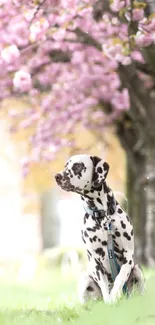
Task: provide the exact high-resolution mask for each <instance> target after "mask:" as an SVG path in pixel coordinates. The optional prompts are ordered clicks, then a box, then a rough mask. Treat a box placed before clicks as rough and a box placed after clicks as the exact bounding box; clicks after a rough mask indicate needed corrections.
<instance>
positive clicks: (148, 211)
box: [127, 146, 155, 266]
mask: <svg viewBox="0 0 155 325" xmlns="http://www.w3.org/2000/svg"><path fill="white" fill-rule="evenodd" d="M145 152H146V154H145V155H144V154H141V153H140V152H139V153H134V152H132V161H131V159H130V153H128V155H127V156H128V157H127V158H128V159H127V161H128V162H127V196H128V200H129V215H130V216H131V218H132V220H133V225H134V232H135V253H136V254H135V255H136V259H137V260H138V262H140V263H143V264H145V265H149V266H155V249H154V247H155V148H154V147H153V146H150V147H149V148H147V150H146V151H145ZM133 162H134V165H133Z"/></svg>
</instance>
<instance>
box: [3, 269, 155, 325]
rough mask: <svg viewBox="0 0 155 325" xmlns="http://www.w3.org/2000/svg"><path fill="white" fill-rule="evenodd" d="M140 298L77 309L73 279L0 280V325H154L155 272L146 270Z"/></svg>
mask: <svg viewBox="0 0 155 325" xmlns="http://www.w3.org/2000/svg"><path fill="white" fill-rule="evenodd" d="M145 273H146V275H147V278H148V279H147V290H146V293H145V295H144V296H142V297H140V296H138V295H136V294H135V295H134V296H133V297H132V298H130V299H124V298H122V300H121V301H120V302H119V303H118V304H116V305H115V306H108V305H105V304H104V303H103V302H102V301H100V302H90V303H89V304H87V305H86V306H84V307H83V306H80V304H79V303H78V301H77V295H76V286H77V279H76V276H75V275H73V274H71V273H69V272H68V274H66V275H62V274H61V272H60V271H59V270H52V269H46V270H42V271H41V272H40V273H38V275H37V276H36V278H35V279H34V280H33V282H32V283H29V284H27V285H26V284H22V283H19V282H18V281H17V280H16V281H15V280H13V278H10V279H9V278H6V279H5V278H3V279H1V280H0V325H34V324H36V325H43V324H52V325H55V324H64V325H66V324H72V325H85V324H86V325H87V324H88V325H114V324H115V325H117V324H118V325H154V324H155V303H154V298H155V275H154V274H155V272H154V271H153V270H149V271H147V272H145Z"/></svg>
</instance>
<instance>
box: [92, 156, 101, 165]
mask: <svg viewBox="0 0 155 325" xmlns="http://www.w3.org/2000/svg"><path fill="white" fill-rule="evenodd" d="M90 159H91V160H92V162H93V165H94V167H96V165H97V164H98V163H99V162H100V161H101V158H99V157H97V156H90Z"/></svg>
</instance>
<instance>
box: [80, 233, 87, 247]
mask: <svg viewBox="0 0 155 325" xmlns="http://www.w3.org/2000/svg"><path fill="white" fill-rule="evenodd" d="M81 236H82V240H83V242H84V244H86V241H85V239H84V236H83V231H81Z"/></svg>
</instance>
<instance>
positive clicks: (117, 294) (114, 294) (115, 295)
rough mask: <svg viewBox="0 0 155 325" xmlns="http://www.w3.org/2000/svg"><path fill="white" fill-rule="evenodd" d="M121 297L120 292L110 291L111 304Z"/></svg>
mask: <svg viewBox="0 0 155 325" xmlns="http://www.w3.org/2000/svg"><path fill="white" fill-rule="evenodd" d="M120 297H121V292H120V290H117V291H116V290H113V289H112V290H111V294H110V299H111V303H112V304H115V303H116V302H117V301H118V300H119V299H120Z"/></svg>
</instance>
